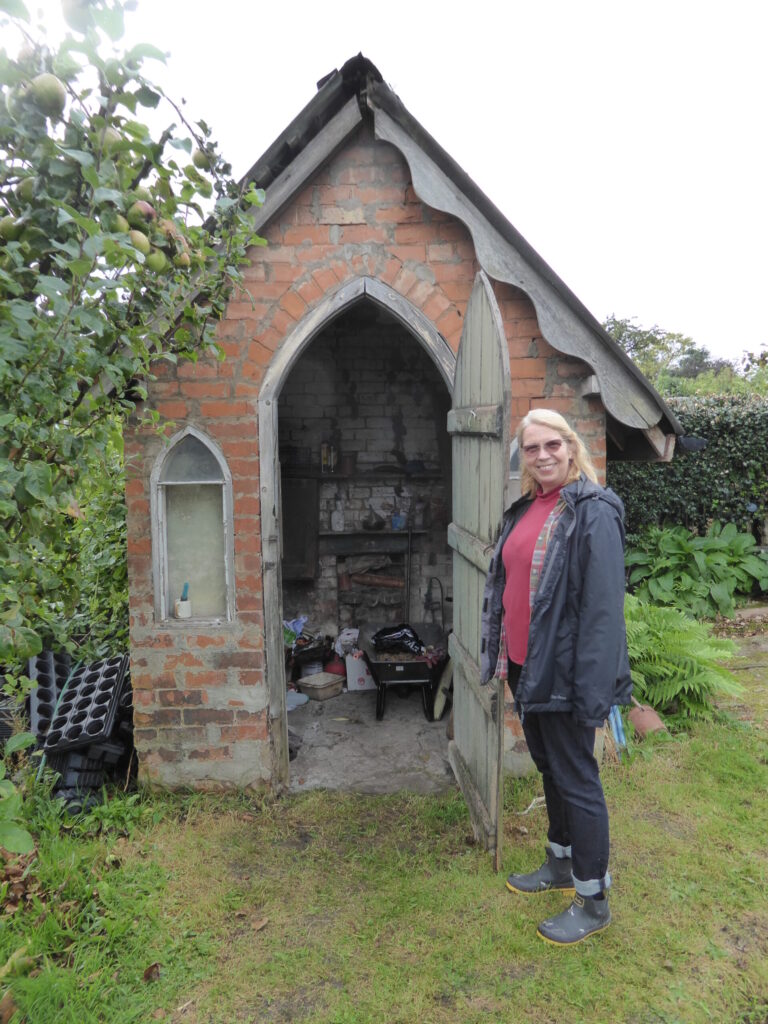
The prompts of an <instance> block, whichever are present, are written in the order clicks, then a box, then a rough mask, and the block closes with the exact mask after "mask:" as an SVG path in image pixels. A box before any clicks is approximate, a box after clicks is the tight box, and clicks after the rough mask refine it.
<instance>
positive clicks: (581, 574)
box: [481, 409, 632, 945]
mask: <svg viewBox="0 0 768 1024" xmlns="http://www.w3.org/2000/svg"><path fill="white" fill-rule="evenodd" d="M517 439H518V445H519V450H520V456H521V463H522V473H521V489H522V497H521V498H520V499H519V500H518V501H516V502H515V503H514V504H513V505H512V506H511V507H510V508H509V509H508V510H507V511H506V512H505V514H504V519H503V522H502V530H501V536H500V538H499V541H498V544H497V546H496V550H495V552H494V555H493V560H492V561H491V566H490V570H489V573H488V579H487V582H486V587H485V595H484V601H483V616H482V630H483V638H482V639H483V642H482V666H481V667H482V678H483V682H489V681H490V679H491V678H492V677H493V676H501V677H502V678H503V677H504V676H505V675H506V676H507V677H508V679H509V685H510V688H511V690H512V693H513V696H514V698H515V708H516V710H517V712H518V714H519V715H520V719H521V721H522V725H523V733H524V734H525V739H526V742H527V744H528V750H529V751H530V754H531V757H532V758H533V761H534V763H535V765H536V767H537V768H538V770H539V771H540V772H541V775H542V779H543V784H544V796H545V800H546V805H547V814H548V816H549V831H548V840H549V842H548V845H547V848H546V851H545V852H546V860H545V862H544V864H542V866H541V867H540V868H538V870H536V871H532V872H530V873H529V874H515V875H510V876H509V878H508V879H507V888H508V889H509V890H510V891H511V892H515V893H526V894H528V893H539V892H547V891H549V890H551V889H561V890H563V891H564V892H567V893H572V894H573V902H572V903H571V905H570V907H568V909H567V910H565V911H564V912H563V913H561V914H558V915H557V916H556V917H553V918H550V919H548V920H546V921H543V922H542V923H541V924H540V925H539V928H538V934H539V935H540V936H541V938H543V939H545V940H547V941H549V942H552V943H555V944H556V945H570V944H572V943H574V942H580V941H581V940H582V939H585V938H586V937H587V936H588V935H591V934H593V933H594V932H598V931H601V930H602V929H604V928H607V927H608V925H609V924H610V922H611V914H610V910H609V907H608V897H607V892H608V889H609V887H610V884H611V876H610V874H609V873H608V847H609V840H608V810H607V808H606V805H605V797H604V795H603V787H602V785H601V782H600V774H599V768H598V764H597V761H596V760H595V757H594V753H593V749H594V743H595V729H596V728H599V727H601V726H602V725H603V723H604V721H605V719H606V718H607V717H608V713H609V710H610V708H611V705H613V704H626V703H629V700H630V695H631V692H632V683H631V678H630V674H629V659H628V657H627V642H626V633H625V627H624V526H623V512H624V509H623V506H622V503H621V501H620V500H619V498H618V497H617V496H616V495H615V494H614V493H613V491H611V490H608V489H606V488H603V487H600V485H599V484H598V483H597V475H596V473H595V469H594V467H593V465H592V461H591V459H590V457H589V454H588V452H587V450H586V448H585V447H584V444H583V442H582V441H581V439H580V438H579V437H578V435H577V434H576V433H575V432H574V431H573V430H572V429H571V428H570V427H569V425H568V423H567V422H566V421H565V419H564V418H563V417H562V416H561V415H560V414H559V413H557V412H553V411H551V410H549V409H535V410H533V411H532V412H529V413H528V415H527V416H526V417H525V418H524V419H523V421H522V423H521V424H520V426H519V428H518V431H517Z"/></svg>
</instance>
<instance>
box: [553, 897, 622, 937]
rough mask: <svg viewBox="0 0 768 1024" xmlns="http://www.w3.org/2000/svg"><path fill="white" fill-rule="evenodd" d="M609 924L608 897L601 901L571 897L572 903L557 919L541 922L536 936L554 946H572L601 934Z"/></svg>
mask: <svg viewBox="0 0 768 1024" xmlns="http://www.w3.org/2000/svg"><path fill="white" fill-rule="evenodd" d="M610 923H611V911H610V908H609V906H608V897H607V896H606V895H604V896H603V899H601V900H594V899H589V897H586V896H580V895H579V893H576V895H575V896H574V897H573V903H572V904H571V905H570V907H568V909H567V910H564V911H563V912H562V914H558V915H557V917H550V918H548V919H547V920H546V921H542V922H541V924H540V925H539V927H538V931H537V933H536V934H537V935H538V936H539V937H540V938H542V939H544V941H545V942H551V943H552V945H554V946H572V945H573V944H574V943H576V942H581V941H582V939H586V938H587V936H589V935H594V934H595V932H601V931H602V930H603V929H604V928H607V927H608V925H609V924H610Z"/></svg>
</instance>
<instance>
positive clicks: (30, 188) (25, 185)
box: [16, 174, 37, 203]
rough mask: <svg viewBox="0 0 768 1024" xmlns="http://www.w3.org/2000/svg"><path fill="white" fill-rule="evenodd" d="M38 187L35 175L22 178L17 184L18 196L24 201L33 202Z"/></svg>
mask: <svg viewBox="0 0 768 1024" xmlns="http://www.w3.org/2000/svg"><path fill="white" fill-rule="evenodd" d="M36 189H37V180H36V178H35V177H34V176H33V175H31V174H30V175H29V176H28V177H26V178H22V179H21V181H20V182H19V184H18V185H17V186H16V197H17V198H18V199H19V201H20V202H22V203H31V202H32V200H33V199H34V198H35V191H36Z"/></svg>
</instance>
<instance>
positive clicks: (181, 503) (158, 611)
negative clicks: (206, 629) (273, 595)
mask: <svg viewBox="0 0 768 1024" xmlns="http://www.w3.org/2000/svg"><path fill="white" fill-rule="evenodd" d="M187 441H190V442H192V443H191V444H186V445H185V442H187ZM182 507H183V509H184V518H185V519H186V520H187V521H188V522H191V529H192V530H193V531H194V530H195V529H196V528H199V529H200V530H204V531H205V533H204V536H201V538H200V539H201V542H203V541H204V543H201V544H200V545H199V547H197V548H196V549H195V550H196V561H195V566H197V565H200V564H201V563H202V561H203V560H207V561H206V562H205V566H204V568H202V569H201V570H200V571H201V573H202V575H203V577H204V578H205V579H206V580H211V581H213V585H214V587H215V586H216V585H218V591H217V592H216V593H206V594H205V598H204V600H202V601H200V602H199V604H198V607H200V606H201V605H202V609H203V610H202V611H201V612H200V614H197V615H194V616H193V617H194V620H195V621H196V622H199V621H200V620H201V619H202V620H208V621H229V620H231V619H233V618H234V615H235V584H234V517H233V504H232V474H231V473H230V470H229V466H228V465H227V460H226V458H225V457H224V454H223V452H222V451H221V449H220V448H219V446H218V444H216V442H215V441H214V440H213V439H212V438H210V437H209V436H208V435H207V434H205V433H204V432H203V431H201V430H198V429H197V428H196V427H194V426H192V425H191V424H190V425H187V426H185V427H184V428H183V429H182V430H179V431H178V432H177V433H176V434H174V435H173V436H172V437H171V438H170V439H169V441H168V443H167V445H166V446H165V447H164V448H163V450H162V451H161V452H160V453H159V454H158V456H157V458H156V459H155V462H154V465H153V467H152V472H151V474H150V510H151V522H152V574H153V580H154V592H155V617H156V619H157V620H158V621H164V620H170V619H171V618H172V616H173V606H174V597H175V596H178V595H177V594H176V590H178V589H179V580H178V579H177V578H176V577H177V576H178V569H177V566H176V564H175V563H176V562H177V561H178V559H177V557H176V556H177V552H176V548H177V547H179V546H180V545H181V544H182V543H184V542H185V540H187V541H188V540H189V538H185V537H184V536H182V535H181V534H180V518H181V516H180V508H182ZM190 565H191V560H190ZM194 570H195V567H192V568H191V569H190V570H189V571H187V573H186V575H191V574H192V572H194ZM185 582H186V581H185ZM194 590H195V588H194V586H193V596H192V608H193V609H194V607H195V594H194Z"/></svg>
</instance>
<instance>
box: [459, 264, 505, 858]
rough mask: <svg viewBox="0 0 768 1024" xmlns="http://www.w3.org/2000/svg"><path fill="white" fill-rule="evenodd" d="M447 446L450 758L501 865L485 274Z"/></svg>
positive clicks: (499, 688)
mask: <svg viewBox="0 0 768 1024" xmlns="http://www.w3.org/2000/svg"><path fill="white" fill-rule="evenodd" d="M448 432H449V433H450V434H451V435H452V450H453V522H452V523H451V524H450V526H449V527H448V542H449V544H450V545H451V547H452V548H453V616H454V621H453V633H452V634H451V637H450V640H449V650H450V655H451V658H452V660H453V708H454V739H453V741H452V742H451V743H450V744H449V748H448V756H449V759H450V762H451V766H452V768H453V771H454V774H455V775H456V778H457V780H458V782H459V785H460V786H461V789H462V792H463V793H464V796H465V799H466V801H467V804H468V806H469V812H470V817H471V819H472V828H473V830H474V833H475V838H476V839H477V841H478V842H481V843H482V844H483V845H484V847H485V848H486V849H488V850H489V851H490V852H491V853H492V854H493V857H494V866H495V869H496V870H497V871H498V870H499V869H500V867H501V825H502V822H501V800H502V767H503V756H504V694H503V684H502V683H501V682H500V681H499V680H498V679H493V680H492V681H491V682H490V683H489V684H488V685H487V686H480V611H481V605H482V600H483V587H484V584H485V577H486V573H487V571H488V565H489V563H490V558H491V554H492V552H493V545H494V541H495V538H496V535H497V532H498V527H499V523H500V520H501V515H502V512H503V510H504V509H503V505H504V493H505V482H506V479H507V476H508V475H509V353H508V350H507V343H506V339H505V337H504V330H503V327H502V323H501V314H500V313H499V307H498V305H497V303H496V299H495V298H494V295H493V292H492V290H491V285H490V282H489V281H488V278H487V277H486V275H485V274H484V273H483V272H482V271H481V272H480V273H479V274H478V275H477V277H476V278H475V284H474V288H473V290H472V296H471V298H470V301H469V306H468V307H467V313H466V318H465V321H464V330H463V332H462V336H461V344H460V346H459V354H458V358H457V361H456V376H455V379H454V387H453V407H452V409H451V411H450V413H449V414H448Z"/></svg>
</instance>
